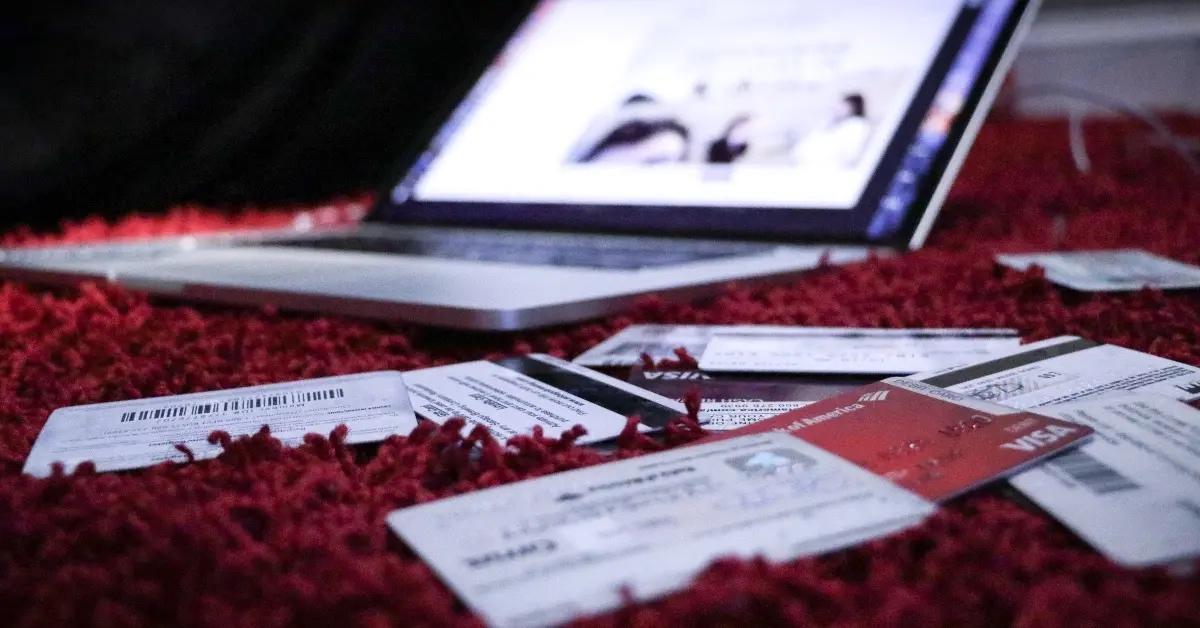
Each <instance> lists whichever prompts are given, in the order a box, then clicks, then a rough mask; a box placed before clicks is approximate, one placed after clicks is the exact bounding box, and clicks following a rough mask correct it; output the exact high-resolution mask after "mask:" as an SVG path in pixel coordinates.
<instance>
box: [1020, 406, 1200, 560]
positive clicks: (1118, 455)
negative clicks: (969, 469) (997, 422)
mask: <svg viewBox="0 0 1200 628" xmlns="http://www.w3.org/2000/svg"><path fill="white" fill-rule="evenodd" d="M1040 411H1041V412H1043V413H1045V414H1050V415H1053V416H1057V417H1059V418H1062V419H1066V420H1068V421H1072V422H1075V423H1081V424H1083V425H1087V426H1089V427H1091V428H1092V429H1094V430H1095V431H1096V433H1095V436H1094V438H1093V439H1092V440H1091V441H1090V442H1088V443H1085V444H1083V445H1081V446H1080V447H1078V448H1076V449H1074V450H1072V451H1070V452H1067V453H1065V454H1062V455H1061V456H1058V457H1055V458H1052V459H1050V460H1049V461H1048V462H1046V463H1044V464H1042V465H1040V466H1038V467H1036V468H1034V469H1031V470H1029V471H1025V472H1023V473H1020V474H1018V475H1016V476H1013V477H1012V478H1010V480H1009V481H1010V482H1011V483H1012V485H1013V486H1015V487H1016V488H1017V489H1018V490H1020V491H1021V492H1022V493H1024V494H1025V495H1027V496H1028V497H1029V498H1030V499H1031V500H1033V501H1034V502H1036V503H1037V504H1038V505H1039V506H1041V507H1042V508H1043V509H1045V510H1046V511H1047V512H1049V513H1050V514H1051V515H1053V516H1054V517H1055V518H1056V519H1058V520H1059V521H1061V522H1062V523H1063V525H1066V526H1067V527H1069V528H1071V529H1072V530H1074V531H1075V532H1076V533H1077V534H1079V536H1080V537H1082V538H1083V539H1084V540H1086V541H1087V542H1088V543H1090V544H1091V545H1092V546H1093V547H1095V548H1096V549H1097V550H1099V551H1100V552H1101V553H1103V554H1104V555H1105V556H1108V557H1109V558H1110V559H1111V560H1112V561H1113V562H1116V563H1119V564H1121V565H1125V566H1129V567H1145V566H1150V565H1168V566H1169V565H1177V564H1181V563H1185V562H1186V561H1189V560H1192V559H1195V558H1198V557H1200V410H1196V409H1195V408H1192V407H1190V406H1188V405H1187V404H1185V403H1181V402H1179V401H1175V400H1172V399H1168V398H1166V397H1159V396H1157V395H1142V394H1123V395H1114V396H1106V397H1100V398H1095V399H1088V400H1086V401H1077V402H1074V403H1069V404H1064V405H1059V406H1054V407H1049V408H1043V409H1042V410H1040Z"/></svg>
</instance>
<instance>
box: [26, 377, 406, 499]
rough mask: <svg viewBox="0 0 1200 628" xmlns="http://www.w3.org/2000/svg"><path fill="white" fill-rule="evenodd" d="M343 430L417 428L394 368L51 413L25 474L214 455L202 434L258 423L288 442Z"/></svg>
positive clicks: (250, 429)
mask: <svg viewBox="0 0 1200 628" xmlns="http://www.w3.org/2000/svg"><path fill="white" fill-rule="evenodd" d="M343 423H344V424H345V425H346V426H347V427H349V428H350V432H349V434H348V435H347V437H346V442H348V443H351V444H354V443H371V442H376V441H381V440H383V439H385V438H387V437H388V436H391V435H392V434H401V435H405V434H408V433H409V432H411V431H412V429H413V428H414V427H416V426H417V418H416V417H415V416H414V415H413V411H412V406H411V405H410V404H409V400H408V393H407V392H406V391H405V388H404V380H403V378H402V376H401V375H400V373H398V372H395V371H378V372H373V373H361V374H358V375H345V376H341V377H322V378H319V379H308V380H302V381H296V382H286V383H282V384H269V385H265V386H249V387H246V388H231V389H228V390H215V391H211V392H202V393H192V394H187V395H174V396H169V397H151V398H147V399H134V400H131V401H114V402H111V403H96V404H90V405H83V406H71V407H68V408H59V409H58V410H55V411H54V412H53V413H52V414H51V415H50V418H48V419H47V420H46V425H45V426H44V427H43V428H42V431H41V433H40V434H38V438H37V441H36V442H34V444H33V448H32V450H30V452H29V457H28V458H27V459H26V460H25V469H24V470H25V473H29V474H31V475H35V476H47V475H50V472H51V465H52V464H53V463H55V462H62V463H63V465H64V467H65V469H66V470H67V471H68V472H69V471H71V470H73V469H74V468H75V466H77V465H78V464H79V463H80V462H84V461H86V460H90V461H92V462H93V463H95V465H96V470H97V471H119V470H123V469H137V468H142V467H148V466H151V465H154V464H158V463H159V462H163V461H164V460H175V461H182V460H184V459H185V456H184V454H183V453H182V452H180V451H179V450H178V449H176V448H175V445H185V446H187V447H188V448H189V449H191V451H192V452H193V453H194V454H195V457H196V458H199V459H203V458H212V457H215V456H217V455H218V454H220V453H221V451H222V449H221V447H220V446H218V445H212V444H210V443H209V442H208V435H209V434H211V433H212V432H213V431H216V430H222V431H225V432H228V433H229V434H231V435H234V436H237V435H240V434H253V433H255V432H257V431H258V430H259V428H261V427H262V426H263V425H267V426H269V427H270V428H271V435H272V436H274V437H275V438H278V439H280V440H281V441H283V442H284V443H287V444H299V443H300V442H301V441H302V440H303V438H304V435H305V434H310V433H317V434H328V433H329V432H330V431H332V430H333V429H334V428H335V427H337V426H338V425H339V424H343Z"/></svg>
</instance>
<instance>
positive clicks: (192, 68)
mask: <svg viewBox="0 0 1200 628" xmlns="http://www.w3.org/2000/svg"><path fill="white" fill-rule="evenodd" d="M526 5H527V2H525V1H524V0H478V1H470V0H396V1H393V2H382V1H374V0H361V1H356V0H351V1H348V2H325V3H300V2H287V1H280V0H264V1H260V2H233V1H229V0H208V1H206V2H194V1H188V0H132V1H122V2H98V3H91V2H54V1H50V2H45V3H28V5H27V6H25V7H24V8H23V9H20V10H19V11H18V12H16V13H15V14H14V13H13V10H12V9H10V10H9V11H7V12H8V13H10V16H8V17H6V18H5V19H4V20H0V41H4V42H5V44H4V47H5V49H6V50H5V53H4V54H3V55H0V73H2V74H0V85H3V88H2V90H3V91H0V139H2V140H3V144H4V145H3V146H0V211H2V212H3V215H2V216H0V223H2V224H3V225H4V226H11V225H14V224H22V223H23V224H31V225H33V226H35V227H47V226H53V225H54V224H55V223H57V222H58V221H59V220H61V219H62V218H64V217H78V216H83V215H87V214H95V213H98V214H104V215H116V214H120V213H124V212H127V211H152V210H157V209H162V208H164V207H166V206H169V205H172V204H176V203H180V202H192V201H195V202H201V203H206V204H212V205H238V204H243V203H261V204H269V203H281V202H282V203H286V202H293V201H297V202H304V201H317V200H322V199H326V198H328V197H330V196H334V195H339V194H348V193H355V192H358V191H362V190H364V189H372V188H374V187H376V186H377V185H378V184H379V183H380V180H381V179H382V178H383V177H384V176H385V173H387V172H388V171H389V170H391V169H392V168H393V167H394V162H395V159H396V154H397V152H399V151H400V149H401V148H402V147H403V146H404V143H405V142H406V141H411V138H412V136H413V135H414V133H415V132H416V131H418V130H419V129H421V128H422V127H423V126H424V125H427V124H428V123H429V119H430V116H431V115H432V114H433V113H434V111H436V110H437V109H438V108H440V107H442V106H443V104H444V103H445V102H446V97H447V93H448V92H450V91H453V89H454V88H455V87H458V86H459V85H461V83H462V82H463V80H464V70H465V69H466V68H469V67H470V66H471V65H472V64H473V63H476V62H477V61H478V56H479V52H480V50H481V48H486V47H488V46H490V45H493V44H494V43H495V40H496V38H497V36H498V34H499V33H501V32H503V30H504V27H505V26H507V25H508V24H509V23H511V21H512V20H513V19H516V17H517V16H519V15H521V13H522V12H523V11H524V10H525V8H526Z"/></svg>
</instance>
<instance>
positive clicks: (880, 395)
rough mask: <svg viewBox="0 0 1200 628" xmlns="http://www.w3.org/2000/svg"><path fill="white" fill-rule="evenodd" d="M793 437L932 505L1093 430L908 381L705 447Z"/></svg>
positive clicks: (856, 393)
mask: <svg viewBox="0 0 1200 628" xmlns="http://www.w3.org/2000/svg"><path fill="white" fill-rule="evenodd" d="M770 431H776V432H788V433H790V434H792V435H793V436H797V437H799V438H802V439H804V440H806V441H808V442H810V443H812V444H814V445H817V446H819V447H821V448H823V449H825V450H827V451H830V452H832V453H835V454H837V455H839V456H841V457H843V458H845V459H846V460H849V461H851V462H853V463H855V464H857V465H859V466H861V467H863V468H865V469H868V470H870V471H873V472H874V473H877V474H879V475H882V476H884V477H886V478H888V479H889V480H892V481H893V482H895V483H897V484H899V485H900V486H903V487H904V488H907V489H908V490H910V491H912V492H914V493H916V494H918V495H921V496H923V497H925V498H927V499H930V500H933V501H943V500H946V499H949V498H951V497H953V496H955V495H958V494H960V493H963V492H965V491H968V490H970V489H972V488H975V487H976V486H980V485H982V484H986V483H987V482H990V481H992V480H997V479H1000V478H1003V477H1006V476H1008V475H1011V474H1013V473H1015V472H1017V471H1019V470H1020V469H1021V468H1023V467H1025V466H1027V465H1030V464H1032V463H1034V462H1036V461H1038V460H1041V459H1042V458H1045V457H1047V456H1050V455H1052V454H1055V453H1058V452H1060V451H1062V450H1064V449H1066V448H1068V447H1071V446H1073V445H1077V444H1079V443H1080V442H1082V441H1083V440H1085V439H1087V438H1088V437H1090V436H1091V434H1092V429H1091V428H1089V427H1087V426H1084V425H1079V424H1076V423H1071V422H1069V421H1062V420H1059V419H1054V418H1051V417H1046V416H1042V415H1040V414H1034V413H1032V412H1025V411H1021V410H1014V409H1012V408H1007V407H1004V406H1000V405H996V404H992V403H987V402H983V401H979V400H978V399H973V398H971V397H967V396H966V395H961V394H959V393H956V392H951V391H949V390H946V389H944V388H938V387H936V386H930V385H928V384H925V383H923V382H918V381H915V380H911V379H905V378H903V377H894V378H891V379H886V380H883V381H881V382H876V383H874V384H869V385H867V386H863V387H862V388H856V389H854V390H852V391H850V392H847V393H844V394H841V395H838V396H836V397H830V398H828V399H825V400H823V401H818V402H817V403H814V404H812V405H809V406H805V407H803V408H800V409H797V410H792V411H791V412H786V413H784V414H781V415H779V416H775V417H771V418H769V419H766V420H763V421H759V422H758V423H755V424H754V425H749V426H746V427H743V428H739V429H736V430H731V431H728V432H724V433H722V434H720V435H718V436H710V437H709V438H706V439H704V440H702V441H700V442H708V441H711V440H717V439H720V438H732V437H735V436H744V435H746V434H755V433H759V432H770Z"/></svg>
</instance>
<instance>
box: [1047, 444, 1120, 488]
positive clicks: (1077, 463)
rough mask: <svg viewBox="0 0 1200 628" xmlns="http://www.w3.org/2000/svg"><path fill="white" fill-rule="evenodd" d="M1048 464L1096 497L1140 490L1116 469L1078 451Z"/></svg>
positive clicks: (1059, 457)
mask: <svg viewBox="0 0 1200 628" xmlns="http://www.w3.org/2000/svg"><path fill="white" fill-rule="evenodd" d="M1050 464H1052V465H1054V466H1056V467H1058V468H1059V469H1060V470H1062V472H1063V473H1066V474H1067V475H1069V476H1071V479H1073V480H1075V481H1076V482H1079V483H1080V484H1082V485H1083V486H1085V487H1087V488H1088V489H1089V490H1091V491H1092V492H1093V493H1096V494H1097V495H1107V494H1109V493H1117V492H1120V491H1131V490H1134V489H1137V488H1141V486H1140V485H1139V484H1138V483H1137V482H1134V481H1133V480H1131V479H1129V478H1127V477H1125V476H1123V475H1121V474H1120V473H1119V472H1118V471H1117V470H1116V469H1114V468H1112V467H1110V466H1108V465H1106V464H1104V463H1103V462H1100V461H1099V460H1096V459H1095V458H1093V457H1092V456H1091V455H1090V454H1088V453H1087V452H1084V451H1081V450H1079V449H1076V450H1075V451H1072V452H1068V453H1065V454H1063V455H1061V456H1058V457H1057V458H1054V459H1052V460H1051V461H1050Z"/></svg>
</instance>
